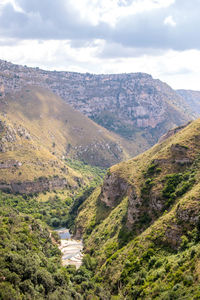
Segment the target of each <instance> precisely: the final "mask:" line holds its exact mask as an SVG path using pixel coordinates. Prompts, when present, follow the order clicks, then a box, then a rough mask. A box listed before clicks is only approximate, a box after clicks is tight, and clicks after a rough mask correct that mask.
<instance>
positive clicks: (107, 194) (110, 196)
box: [99, 173, 129, 207]
mask: <svg viewBox="0 0 200 300" xmlns="http://www.w3.org/2000/svg"><path fill="white" fill-rule="evenodd" d="M128 186H129V185H128V183H127V182H126V181H125V180H123V179H122V178H120V177H119V176H117V175H116V174H115V173H112V174H111V175H110V174H109V173H108V174H107V175H106V177H105V180H104V184H103V187H102V190H101V194H100V196H99V200H100V201H102V202H103V203H105V204H106V205H107V206H108V207H115V206H117V204H119V202H120V200H121V199H122V198H123V196H124V195H125V194H126V192H127V189H128Z"/></svg>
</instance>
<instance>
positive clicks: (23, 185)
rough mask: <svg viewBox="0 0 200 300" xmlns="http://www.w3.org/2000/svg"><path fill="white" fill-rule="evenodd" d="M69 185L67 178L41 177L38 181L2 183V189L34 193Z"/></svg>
mask: <svg viewBox="0 0 200 300" xmlns="http://www.w3.org/2000/svg"><path fill="white" fill-rule="evenodd" d="M65 187H67V181H66V179H65V178H59V177H54V178H40V179H39V180H36V181H25V182H12V183H10V184H7V183H0V190H4V191H7V192H11V193H14V194H34V193H41V192H44V191H52V190H57V189H63V188H65Z"/></svg>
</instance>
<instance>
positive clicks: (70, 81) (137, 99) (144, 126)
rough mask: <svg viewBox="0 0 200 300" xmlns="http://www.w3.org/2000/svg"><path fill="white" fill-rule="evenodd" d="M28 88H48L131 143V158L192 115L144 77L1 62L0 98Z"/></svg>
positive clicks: (164, 88)
mask: <svg viewBox="0 0 200 300" xmlns="http://www.w3.org/2000/svg"><path fill="white" fill-rule="evenodd" d="M27 84H28V85H37V86H42V87H44V88H48V89H50V90H51V91H53V92H54V93H56V94H57V95H59V96H60V97H61V98H62V99H64V100H65V101H66V102H68V103H69V104H70V105H71V106H73V108H75V109H76V110H79V111H80V112H82V113H83V114H85V115H86V116H88V117H89V118H91V119H92V120H94V121H95V122H96V123H98V124H100V125H102V126H103V127H105V128H107V129H109V130H110V131H113V132H115V133H117V134H120V135H121V136H123V137H125V138H126V139H127V138H128V139H130V140H132V141H134V143H135V146H134V151H132V153H133V155H136V154H138V153H140V152H142V151H144V150H145V149H147V148H149V147H150V146H152V145H153V144H155V143H156V142H157V141H158V139H159V138H160V136H162V135H163V134H164V133H166V131H168V130H169V129H171V128H173V127H176V126H179V125H182V124H184V123H186V122H188V121H189V120H190V119H193V118H194V117H195V116H196V114H195V113H194V112H192V111H191V109H190V107H189V105H188V104H187V103H186V101H185V100H184V98H183V97H181V96H180V95H179V94H177V93H176V91H174V90H173V89H171V88H170V87H169V86H168V85H167V84H165V83H163V82H161V81H160V80H156V79H153V78H152V76H151V75H148V74H144V73H130V74H111V75H93V74H89V73H86V74H81V73H73V72H57V71H44V70H40V69H39V68H28V67H26V66H25V67H23V66H19V65H14V64H11V63H8V62H5V61H0V91H1V95H2V97H3V96H4V95H5V94H7V93H9V92H10V91H13V92H16V91H19V90H20V89H21V88H22V87H23V86H25V85H27Z"/></svg>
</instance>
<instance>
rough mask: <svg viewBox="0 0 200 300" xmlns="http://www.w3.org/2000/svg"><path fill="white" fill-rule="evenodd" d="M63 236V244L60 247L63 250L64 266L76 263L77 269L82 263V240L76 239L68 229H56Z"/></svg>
mask: <svg viewBox="0 0 200 300" xmlns="http://www.w3.org/2000/svg"><path fill="white" fill-rule="evenodd" d="M56 232H57V233H58V234H59V236H60V238H61V244H60V246H59V249H60V250H61V252H62V264H63V266H67V265H74V266H75V267H76V268H77V269H78V268H79V267H80V266H81V264H82V258H83V254H82V250H83V243H82V240H74V239H73V238H72V237H71V234H70V232H69V230H68V229H66V228H60V229H58V230H56Z"/></svg>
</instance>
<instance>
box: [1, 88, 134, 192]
mask: <svg viewBox="0 0 200 300" xmlns="http://www.w3.org/2000/svg"><path fill="white" fill-rule="evenodd" d="M0 107H1V113H0V189H4V190H10V191H12V192H19V193H24V194H26V193H33V192H41V191H44V190H53V189H60V188H68V189H72V188H77V187H78V186H79V185H81V184H84V182H85V184H86V183H87V182H88V183H89V181H90V180H91V179H92V177H91V174H88V176H85V175H84V174H81V170H77V168H76V170H73V168H72V167H70V159H75V160H77V161H82V162H84V163H86V164H90V165H93V166H99V167H102V168H106V167H108V166H110V165H112V164H114V163H116V162H119V161H121V160H124V159H126V158H127V157H130V155H131V151H130V152H129V149H131V148H132V147H133V146H132V143H131V142H128V141H126V140H124V139H123V138H121V137H119V136H117V135H116V134H114V133H110V132H108V131H107V130H106V129H105V128H103V127H101V126H99V125H97V124H96V123H94V122H93V121H92V120H90V119H89V118H87V117H86V116H84V115H82V114H81V113H79V112H78V111H75V110H74V109H73V108H72V107H71V106H69V105H68V104H66V103H65V102H64V101H63V100H62V99H61V98H59V97H58V96H55V95H54V94H53V93H52V92H50V91H49V90H46V89H44V88H40V87H33V86H26V87H24V88H22V89H21V90H20V91H17V92H14V93H12V92H9V93H8V94H7V95H6V96H5V97H4V98H3V99H1V100H0ZM126 146H127V147H126ZM133 148H134V147H133ZM30 182H32V183H30Z"/></svg>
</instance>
